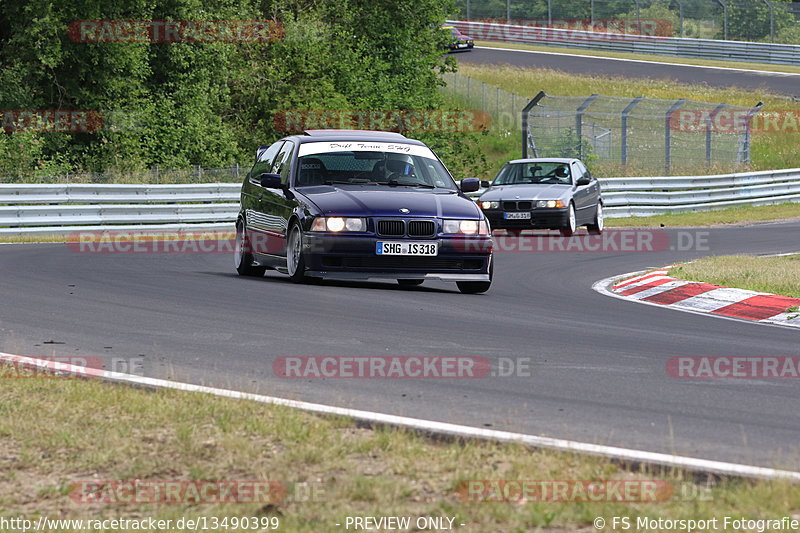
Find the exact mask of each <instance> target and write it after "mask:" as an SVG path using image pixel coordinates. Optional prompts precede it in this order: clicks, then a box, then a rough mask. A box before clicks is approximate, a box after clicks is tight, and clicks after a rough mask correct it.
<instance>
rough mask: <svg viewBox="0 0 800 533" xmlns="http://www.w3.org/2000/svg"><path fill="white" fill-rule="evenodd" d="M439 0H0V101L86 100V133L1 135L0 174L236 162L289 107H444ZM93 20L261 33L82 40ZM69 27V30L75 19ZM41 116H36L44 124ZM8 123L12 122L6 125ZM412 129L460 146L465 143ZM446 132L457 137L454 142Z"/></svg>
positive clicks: (20, 104)
mask: <svg viewBox="0 0 800 533" xmlns="http://www.w3.org/2000/svg"><path fill="white" fill-rule="evenodd" d="M451 10H452V5H451V4H450V3H449V0H414V1H413V2H409V1H407V0H124V1H122V2H108V1H106V0H3V1H2V2H0V110H6V111H4V112H6V113H7V110H71V111H74V110H84V111H87V110H88V111H94V112H97V113H99V114H100V115H101V116H102V120H103V122H102V124H101V125H100V127H98V128H96V130H95V131H86V132H83V131H78V132H61V131H46V132H42V131H39V132H34V131H31V129H30V128H28V130H27V131H20V129H18V128H12V127H8V126H9V123H8V117H6V121H5V122H4V126H6V128H5V133H0V175H6V176H8V175H25V174H29V173H31V172H38V173H40V174H41V173H49V174H50V175H52V174H53V173H54V172H58V171H65V170H73V171H74V170H87V171H104V170H108V169H122V170H124V169H139V168H148V167H150V166H153V165H160V166H163V167H167V168H180V167H186V166H189V165H202V166H207V167H213V166H222V165H228V164H232V163H234V162H247V161H250V160H251V158H252V154H253V153H254V150H255V148H256V147H258V146H259V145H262V144H266V143H269V142H271V141H273V140H275V139H277V138H279V137H281V136H282V135H283V132H281V131H277V128H276V126H275V123H274V120H273V118H274V116H275V115H276V113H280V112H283V111H287V110H303V109H306V110H307V109H324V110H374V109H378V110H420V109H422V110H426V109H437V108H440V107H441V106H442V105H443V101H442V96H441V94H440V91H439V90H438V89H439V86H440V84H441V82H440V79H439V73H440V72H441V71H443V70H448V69H452V68H453V65H454V62H453V61H452V60H447V59H445V58H444V57H443V56H444V54H443V53H442V51H443V47H444V45H445V43H446V42H447V40H448V34H447V33H446V32H443V31H442V30H440V29H439V25H440V24H441V23H442V21H443V20H444V19H445V18H446V17H447V15H449V14H451ZM97 20H113V21H119V20H136V21H141V20H147V21H165V20H189V21H198V20H216V21H219V20H267V21H271V22H270V23H271V24H274V25H275V27H277V28H280V32H276V37H275V39H270V40H271V41H272V42H177V43H176V42H135V41H136V40H135V39H134V40H133V41H134V42H81V41H80V39H77V41H76V39H75V38H74V34H73V35H72V37H70V31H71V30H70V28H71V26H70V24H71V23H72V24H73V26H74V25H75V24H76V22H75V21H97ZM73 30H74V27H73ZM42 126H43V127H44V126H46V124H42ZM12 130H13V131H12ZM477 135H478V134H473V137H472V140H471V141H470V140H469V138H467V140H466V141H465V140H464V139H458V138H457V136H453V135H443V134H421V135H417V137H420V138H423V139H424V140H427V141H429V142H431V143H432V144H434V146H435V147H436V148H438V149H439V150H440V151H443V152H444V153H445V155H447V154H448V153H449V154H451V155H454V154H456V153H464V152H465V151H464V150H463V149H461V148H460V147H459V146H458V145H455V146H454V144H453V143H454V142H455V143H463V142H472V143H474V142H475V139H477ZM454 137H456V139H455V141H454V139H453V138H454Z"/></svg>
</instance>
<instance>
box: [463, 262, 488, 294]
mask: <svg viewBox="0 0 800 533" xmlns="http://www.w3.org/2000/svg"><path fill="white" fill-rule="evenodd" d="M493 274H494V257H492V256H489V281H456V285H457V286H458V290H460V291H461V293H462V294H481V293H484V292H486V291H488V290H489V287H491V286H492V276H493Z"/></svg>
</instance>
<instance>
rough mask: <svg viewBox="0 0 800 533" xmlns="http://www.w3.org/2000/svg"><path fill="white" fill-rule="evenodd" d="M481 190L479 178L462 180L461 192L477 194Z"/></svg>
mask: <svg viewBox="0 0 800 533" xmlns="http://www.w3.org/2000/svg"><path fill="white" fill-rule="evenodd" d="M480 188H481V182H480V180H479V179H478V178H464V179H463V180H461V192H476V191H478V190H479V189H480Z"/></svg>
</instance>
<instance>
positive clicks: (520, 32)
mask: <svg viewBox="0 0 800 533" xmlns="http://www.w3.org/2000/svg"><path fill="white" fill-rule="evenodd" d="M447 23H448V24H451V25H454V26H456V27H457V28H458V29H459V30H461V31H462V32H464V33H466V34H467V35H469V36H470V37H472V38H473V39H475V40H481V41H499V42H508V43H528V44H539V45H546V46H562V47H569V48H582V49H588V50H611V51H617V52H629V53H638V54H653V55H661V56H673V57H684V58H694V59H717V60H722V61H742V62H757V63H771V64H776V65H800V45H792V44H773V43H757V42H746V41H721V40H715V39H690V38H685V37H658V36H648V35H629V34H624V33H606V32H592V31H581V30H565V29H559V28H546V27H539V26H517V25H513V24H495V23H488V22H470V21H459V20H456V21H447Z"/></svg>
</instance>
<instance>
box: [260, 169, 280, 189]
mask: <svg viewBox="0 0 800 533" xmlns="http://www.w3.org/2000/svg"><path fill="white" fill-rule="evenodd" d="M261 186H262V187H264V188H265V189H282V188H283V184H282V183H281V175H280V174H267V173H264V174H261Z"/></svg>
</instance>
